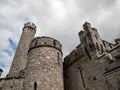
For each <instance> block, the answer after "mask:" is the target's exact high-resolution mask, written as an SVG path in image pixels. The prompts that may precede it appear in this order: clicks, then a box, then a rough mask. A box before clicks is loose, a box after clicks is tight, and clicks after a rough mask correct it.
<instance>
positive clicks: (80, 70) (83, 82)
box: [79, 67, 85, 88]
mask: <svg viewBox="0 0 120 90" xmlns="http://www.w3.org/2000/svg"><path fill="white" fill-rule="evenodd" d="M79 72H80V78H81V79H82V85H83V87H84V88H85V81H84V77H83V72H82V69H81V67H80V68H79Z"/></svg>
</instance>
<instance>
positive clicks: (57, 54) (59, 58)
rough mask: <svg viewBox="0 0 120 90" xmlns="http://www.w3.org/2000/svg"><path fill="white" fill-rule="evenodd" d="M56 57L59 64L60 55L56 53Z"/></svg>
mask: <svg viewBox="0 0 120 90" xmlns="http://www.w3.org/2000/svg"><path fill="white" fill-rule="evenodd" d="M57 57H58V63H60V55H59V52H58V53H57Z"/></svg>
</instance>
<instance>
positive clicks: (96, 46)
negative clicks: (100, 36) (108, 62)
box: [96, 43, 99, 51]
mask: <svg viewBox="0 0 120 90" xmlns="http://www.w3.org/2000/svg"><path fill="white" fill-rule="evenodd" d="M96 48H97V50H98V51H99V46H98V44H97V43H96Z"/></svg>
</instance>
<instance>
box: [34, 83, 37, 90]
mask: <svg viewBox="0 0 120 90" xmlns="http://www.w3.org/2000/svg"><path fill="white" fill-rule="evenodd" d="M34 90H37V82H34Z"/></svg>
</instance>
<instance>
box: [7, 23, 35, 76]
mask: <svg viewBox="0 0 120 90" xmlns="http://www.w3.org/2000/svg"><path fill="white" fill-rule="evenodd" d="M35 33H36V26H35V24H33V23H31V22H28V23H25V24H24V27H23V32H22V35H21V38H20V41H19V44H18V47H17V50H16V53H15V56H14V60H13V63H12V65H11V69H10V71H9V74H8V75H7V77H17V76H19V73H20V71H21V70H23V69H24V68H25V67H26V62H27V54H28V50H29V46H30V42H31V41H32V40H33V38H34V36H35Z"/></svg>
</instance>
